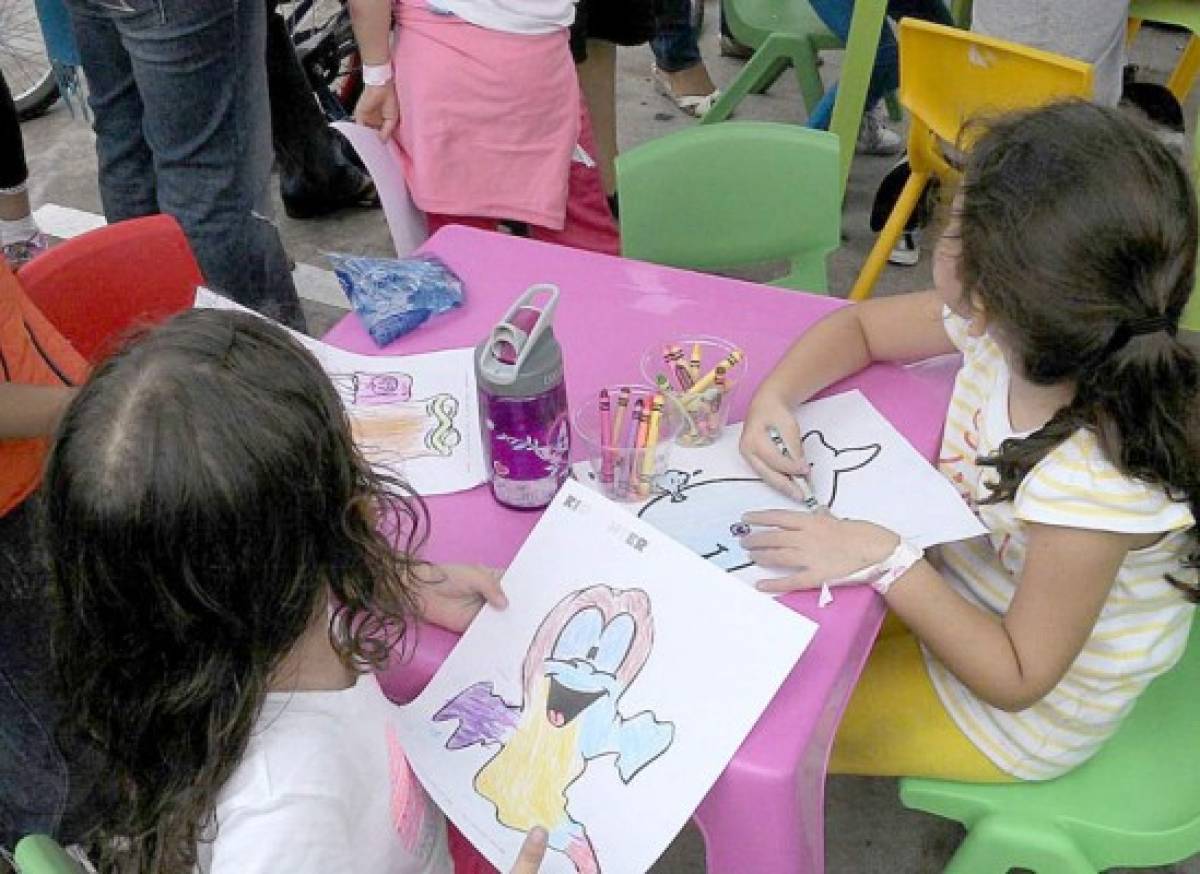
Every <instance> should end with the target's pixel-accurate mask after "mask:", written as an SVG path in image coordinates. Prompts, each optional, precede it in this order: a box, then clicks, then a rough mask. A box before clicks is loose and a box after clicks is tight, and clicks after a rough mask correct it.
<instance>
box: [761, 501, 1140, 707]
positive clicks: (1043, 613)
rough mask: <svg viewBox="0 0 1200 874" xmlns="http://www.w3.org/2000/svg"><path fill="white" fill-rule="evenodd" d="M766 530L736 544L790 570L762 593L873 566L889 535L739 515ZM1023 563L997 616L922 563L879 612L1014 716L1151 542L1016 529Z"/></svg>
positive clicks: (1070, 657) (892, 538)
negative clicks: (1023, 546) (891, 615)
mask: <svg viewBox="0 0 1200 874" xmlns="http://www.w3.org/2000/svg"><path fill="white" fill-rule="evenodd" d="M745 518H746V521H747V522H749V523H750V524H752V525H766V526H775V527H774V530H770V531H762V532H756V533H754V534H751V535H748V536H747V537H746V538H744V540H743V544H744V545H745V546H746V547H747V549H748V550H749V552H750V556H751V558H753V559H754V560H755V562H756V563H758V564H761V565H763V566H767V567H779V568H784V569H788V570H793V571H795V572H793V573H792V574H790V575H789V576H786V577H783V578H780V579H777V580H770V581H767V582H766V583H764V584H760V586H759V588H761V589H763V590H764V591H769V592H785V591H792V590H795V589H808V588H815V587H818V586H820V585H821V584H822V583H823V582H826V581H830V580H835V579H838V578H840V577H845V576H847V575H848V574H850V573H853V572H854V571H856V570H858V569H859V568H862V567H866V566H869V565H872V564H876V563H877V562H879V561H882V560H883V559H884V558H886V557H887V556H888V555H889V554H890V553H891V551H892V549H894V548H895V545H896V543H897V542H898V538H897V537H896V535H895V534H893V533H891V532H890V531H887V530H885V529H883V528H880V527H879V526H878V525H873V524H871V523H869V522H858V521H851V520H843V519H838V518H836V517H834V516H832V515H830V514H828V513H817V514H808V513H789V512H786V511H769V512H764V513H749V514H747V515H746V517H745ZM1024 524H1025V525H1026V526H1027V530H1028V532H1029V543H1028V547H1027V550H1026V557H1025V564H1024V568H1023V570H1022V573H1021V578H1020V581H1019V582H1018V584H1017V593H1016V595H1015V596H1014V598H1013V601H1012V603H1011V604H1010V605H1009V609H1008V612H1007V613H1006V614H1005V615H1004V616H1002V617H997V616H996V615H994V614H993V613H991V612H989V611H987V610H984V609H982V608H980V607H978V606H976V605H975V604H973V603H971V602H970V601H968V600H966V599H965V598H964V597H963V596H961V595H960V594H958V592H957V591H956V590H955V589H953V588H952V587H951V586H950V584H949V583H948V582H946V580H945V579H943V577H942V576H941V574H939V573H938V572H937V570H935V569H934V567H933V565H931V564H929V563H928V562H927V561H924V560H922V561H919V562H917V563H916V564H915V565H913V567H912V568H911V569H910V570H909V571H908V572H907V573H905V574H904V575H903V576H902V577H900V578H899V579H898V580H896V582H895V583H893V584H892V586H891V588H890V589H889V590H888V593H887V595H885V598H886V600H887V604H888V607H889V608H890V609H892V610H893V611H895V613H896V615H898V616H899V617H900V619H902V620H903V621H904V623H905V624H906V625H907V626H908V627H909V628H910V629H912V632H913V633H914V634H915V635H916V636H917V637H918V638H920V640H921V641H922V642H923V643H924V644H925V645H926V646H928V647H929V649H930V650H931V651H932V652H933V654H934V655H935V656H937V658H938V659H939V660H940V661H941V662H942V663H943V664H945V665H946V667H948V668H949V669H950V670H951V671H952V672H953V673H954V675H955V676H956V677H958V678H959V679H960V680H961V681H962V682H963V683H965V684H966V686H967V687H968V688H969V689H970V690H971V691H972V692H973V693H975V694H976V695H977V696H979V698H980V699H982V700H983V701H985V702H987V703H988V704H991V705H992V706H994V707H999V708H1001V709H1003V710H1022V709H1024V708H1026V707H1029V706H1031V705H1032V704H1035V703H1037V702H1038V701H1039V700H1041V699H1042V698H1043V697H1045V695H1046V694H1047V693H1048V692H1049V691H1050V690H1051V689H1053V688H1054V687H1055V686H1056V685H1057V684H1058V681H1059V680H1060V679H1062V676H1063V674H1064V673H1066V671H1067V669H1068V668H1069V667H1070V666H1071V664H1072V662H1074V661H1075V658H1076V657H1077V656H1078V655H1079V652H1080V650H1081V649H1082V648H1083V644H1084V642H1085V641H1086V640H1087V638H1088V635H1089V634H1090V633H1091V631H1092V628H1093V627H1094V626H1095V624H1096V618H1097V617H1098V616H1099V614H1100V609H1101V607H1102V606H1103V604H1104V600H1105V598H1107V597H1108V592H1109V590H1110V589H1111V588H1112V584H1113V580H1114V579H1116V575H1117V570H1118V568H1119V567H1120V566H1121V562H1122V561H1123V560H1124V558H1125V554H1126V552H1128V551H1129V550H1130V549H1134V548H1140V547H1143V546H1146V545H1148V542H1149V541H1152V540H1153V539H1154V536H1153V535H1150V536H1147V535H1128V534H1118V533H1115V532H1110V531H1086V530H1083V529H1078V528H1065V527H1060V526H1049V525H1040V524H1036V523H1024Z"/></svg>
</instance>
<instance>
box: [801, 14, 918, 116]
mask: <svg viewBox="0 0 1200 874" xmlns="http://www.w3.org/2000/svg"><path fill="white" fill-rule="evenodd" d="M811 3H812V8H813V11H815V12H816V13H817V15H818V17H820V19H821V21H822V22H824V24H825V26H826V27H828V28H829V29H830V30H831V31H833V32H834V33H835V34H836V35H837V37H838V38H839V39H841V40H842V41H843V42H845V41H846V40H847V39H849V37H850V20H851V18H852V17H853V16H854V0H811ZM899 84H900V50H899V47H898V46H897V45H896V37H895V35H893V33H892V29H891V27H890V26H889V25H888V23H887V22H886V21H885V22H884V23H883V29H882V30H881V31H880V34H879V48H878V49H877V50H876V52H875V64H874V66H873V67H872V68H871V82H870V84H869V85H868V86H867V100H866V105H865V107H864V109H865V110H866V111H868V112H870V111H871V110H872V109H873V108H874V106H875V104H876V103H878V102H879V99H880V98H881V97H883V95H885V94H887V93H888V92H889V91H894V90H895V89H896V87H897V86H898V85H899ZM836 99H837V86H836V85H835V86H834V87H832V88H830V89H829V90H828V91H826V92H825V96H824V97H822V98H821V102H820V103H819V104H817V107H816V108H815V109H814V110H813V111H812V114H811V115H810V116H809V118H808V126H809V127H815V128H818V129H820V130H828V128H829V121H830V119H831V118H832V117H833V104H834V101H835V100H836Z"/></svg>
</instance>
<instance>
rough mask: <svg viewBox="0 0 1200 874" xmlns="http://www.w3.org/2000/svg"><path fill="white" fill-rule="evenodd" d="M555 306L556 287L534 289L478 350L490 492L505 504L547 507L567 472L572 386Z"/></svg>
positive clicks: (526, 292)
mask: <svg viewBox="0 0 1200 874" xmlns="http://www.w3.org/2000/svg"><path fill="white" fill-rule="evenodd" d="M538 298H542V299H543V300H542V301H541V302H540V303H539V302H537V299H538ZM557 303H558V288H557V287H556V286H553V285H535V286H532V287H531V288H529V289H528V290H526V291H525V293H524V294H522V295H521V296H520V297H519V298H517V301H516V302H515V303H514V304H513V305H512V307H510V308H509V310H508V312H507V313H505V314H504V318H503V319H501V320H500V323H499V324H497V325H496V327H494V328H492V331H491V334H489V335H488V337H487V339H486V340H484V341H483V342H482V343H480V344H479V346H477V347H476V349H475V379H476V383H477V385H478V387H479V418H480V422H481V424H482V429H483V447H484V453H485V456H486V458H487V463H488V467H489V468H490V471H491V484H492V494H493V495H494V496H495V498H496V500H497V501H499V502H500V503H501V504H504V505H505V506H506V507H514V508H516V509H521V510H527V509H535V508H538V507H544V506H546V505H547V504H549V503H550V501H551V499H553V497H554V495H555V493H556V492H557V491H558V489H559V486H561V485H562V484H563V481H564V480H565V479H566V478H567V474H568V473H569V467H568V459H569V457H570V454H571V429H570V424H569V423H568V421H567V387H566V384H565V382H564V381H563V360H562V348H561V347H560V346H559V345H558V341H557V340H556V339H555V338H554V330H553V328H552V326H551V320H552V319H553V317H554V307H555V306H556V305H557Z"/></svg>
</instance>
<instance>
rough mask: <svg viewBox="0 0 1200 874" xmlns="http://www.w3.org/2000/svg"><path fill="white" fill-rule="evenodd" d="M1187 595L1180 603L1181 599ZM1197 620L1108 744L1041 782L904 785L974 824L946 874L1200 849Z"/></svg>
mask: <svg viewBox="0 0 1200 874" xmlns="http://www.w3.org/2000/svg"><path fill="white" fill-rule="evenodd" d="M1181 597H1182V596H1181ZM1198 625H1200V623H1198V622H1196V621H1193V623H1192V633H1191V639H1190V640H1189V641H1188V646H1187V650H1186V651H1185V653H1184V655H1183V658H1182V660H1181V661H1180V663H1179V664H1178V665H1176V666H1175V667H1174V668H1172V669H1171V670H1170V671H1169V672H1167V673H1166V674H1164V675H1163V676H1162V677H1160V678H1158V679H1157V680H1155V681H1154V682H1153V683H1151V685H1150V687H1149V688H1148V689H1147V690H1146V691H1145V692H1144V693H1143V694H1142V697H1141V698H1140V699H1139V700H1138V702H1137V704H1136V705H1135V706H1134V708H1133V712H1132V713H1130V714H1129V716H1128V717H1127V718H1126V719H1125V722H1124V723H1123V724H1122V725H1121V727H1120V729H1118V731H1117V733H1116V734H1115V735H1113V736H1112V737H1111V738H1110V739H1109V740H1108V742H1107V743H1106V744H1105V745H1104V747H1103V748H1102V749H1101V750H1100V752H1099V753H1097V754H1096V755H1095V756H1094V757H1092V758H1091V759H1090V760H1088V761H1087V762H1084V763H1083V764H1082V765H1080V766H1079V767H1078V768H1076V769H1075V770H1074V771H1071V772H1069V773H1067V774H1065V775H1064V776H1062V777H1059V778H1058V779H1056V780H1049V781H1045V782H1036V783H1013V784H975V783H953V782H948V781H943V780H917V779H906V780H902V781H901V782H900V800H901V801H902V802H904V805H905V806H906V807H911V808H915V809H916V810H924V811H926V812H928V813H933V814H936V815H938V816H944V817H946V818H948V819H954V820H957V821H958V822H961V823H962V824H963V825H965V826H966V827H967V836H966V838H965V839H964V841H963V843H962V846H960V847H959V849H958V852H957V853H955V855H954V858H953V859H951V861H950V865H949V866H948V867H947V868H946V872H947V874H1005V872H1007V871H1008V870H1009V869H1010V868H1027V869H1029V870H1031V871H1034V872H1035V874H1095V872H1098V871H1103V870H1105V869H1107V868H1113V867H1117V866H1121V867H1145V866H1151V865H1168V864H1171V863H1173V862H1178V861H1180V860H1182V859H1186V858H1188V857H1189V856H1191V855H1193V854H1195V853H1197V852H1200V756H1197V755H1195V745H1196V737H1197V732H1198V731H1200V628H1197V626H1198Z"/></svg>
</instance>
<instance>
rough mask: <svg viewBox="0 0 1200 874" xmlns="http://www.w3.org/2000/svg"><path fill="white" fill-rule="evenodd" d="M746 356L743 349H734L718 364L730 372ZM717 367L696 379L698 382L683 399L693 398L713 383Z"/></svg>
mask: <svg viewBox="0 0 1200 874" xmlns="http://www.w3.org/2000/svg"><path fill="white" fill-rule="evenodd" d="M744 357H745V355H744V353H743V352H742V350H741V349H734V350H733V351H732V352H730V353H729V354H728V355H726V356H725V357H724V358H723V359H722V360H721V362H720V363H719V364H717V367H724V368H726V373H728V371H730V370H732V369H733V368H734V367H735V366H737V363H738V362H739V361H741V360H742V358H744ZM717 367H714V368H713V369H712V370H710V371H709V372H708V373H706V374H704V376H702V377H700V379H698V380H696V384H695V385H693V386H692V387H691V388H689V389H688V390H687V392H686V393H685V394H684V396H683V399H684V400H685V401H686V400H691V399H693V398H695V397H697V396H698V395H699V394H700V393H701V392H703V391H704V390H705V389H706V388H708V387H709V386H710V385H712V384H713V383H714V382H715V381H716V379H717Z"/></svg>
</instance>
